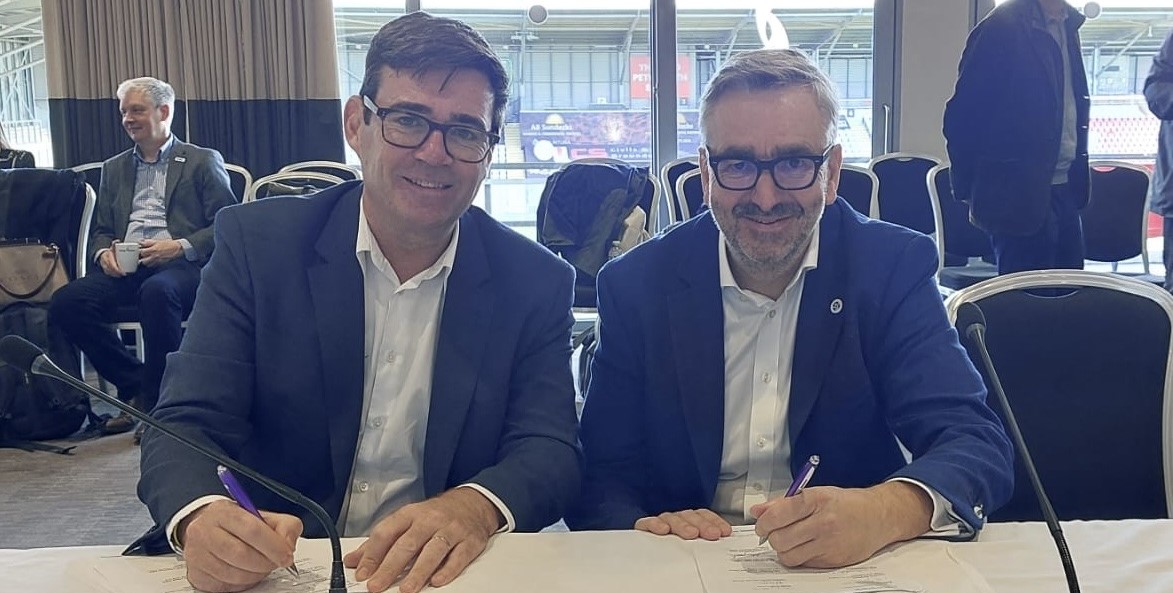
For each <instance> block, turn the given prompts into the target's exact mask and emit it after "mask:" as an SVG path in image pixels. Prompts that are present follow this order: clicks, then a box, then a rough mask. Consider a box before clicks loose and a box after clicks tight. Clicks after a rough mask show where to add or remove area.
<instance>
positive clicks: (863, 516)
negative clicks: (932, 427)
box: [750, 482, 933, 568]
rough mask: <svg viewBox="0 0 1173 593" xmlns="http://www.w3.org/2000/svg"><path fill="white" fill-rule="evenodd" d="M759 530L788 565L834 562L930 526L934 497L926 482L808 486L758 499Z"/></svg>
mask: <svg viewBox="0 0 1173 593" xmlns="http://www.w3.org/2000/svg"><path fill="white" fill-rule="evenodd" d="M750 513H752V514H753V515H754V516H755V517H757V527H756V529H755V531H756V532H757V534H758V535H759V536H762V537H765V538H766V539H767V540H768V541H769V542H770V546H771V547H773V548H774V550H776V551H777V552H778V561H779V562H781V563H782V564H783V565H785V566H792V567H793V566H806V567H811V568H835V567H840V566H848V565H851V564H856V563H858V562H862V561H864V560H867V559H868V558H870V557H871V556H872V555H873V554H875V553H876V552H877V551H879V550H880V549H881V548H883V547H884V546H887V545H888V544H891V543H893V542H898V541H904V540H908V539H912V538H914V537H918V536H920V535H922V534H924V533H925V531H927V530H928V528H929V520H930V519H931V517H932V513H933V503H932V500H931V499H930V498H929V495H928V494H927V493H926V492H925V491H924V490H923V489H921V488H919V487H917V486H915V485H912V484H909V483H907V482H885V483H883V484H879V485H877V486H873V487H871V488H862V489H860V488H835V487H830V486H821V487H816V488H808V489H806V490H803V491H802V492H800V493H798V494H797V495H795V496H792V497H778V498H775V499H773V500H770V501H767V502H764V503H762V504H759V505H754V506H753V507H752V508H751V509H750Z"/></svg>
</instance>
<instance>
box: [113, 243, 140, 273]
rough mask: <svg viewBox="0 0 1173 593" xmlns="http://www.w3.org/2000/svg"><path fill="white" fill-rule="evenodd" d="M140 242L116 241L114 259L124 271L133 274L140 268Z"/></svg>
mask: <svg viewBox="0 0 1173 593" xmlns="http://www.w3.org/2000/svg"><path fill="white" fill-rule="evenodd" d="M138 249H139V245H138V243H115V244H114V259H116V260H118V267H119V268H121V269H122V271H123V272H124V273H127V274H133V273H135V271H137V270H138Z"/></svg>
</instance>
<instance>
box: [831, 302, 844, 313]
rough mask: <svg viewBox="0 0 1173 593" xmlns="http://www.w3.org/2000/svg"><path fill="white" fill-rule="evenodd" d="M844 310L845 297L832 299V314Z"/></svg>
mask: <svg viewBox="0 0 1173 593" xmlns="http://www.w3.org/2000/svg"><path fill="white" fill-rule="evenodd" d="M842 310H843V299H835V300H833V301H831V314H832V315H838V314H839V312H840V311H842Z"/></svg>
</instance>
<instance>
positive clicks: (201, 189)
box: [89, 139, 236, 265]
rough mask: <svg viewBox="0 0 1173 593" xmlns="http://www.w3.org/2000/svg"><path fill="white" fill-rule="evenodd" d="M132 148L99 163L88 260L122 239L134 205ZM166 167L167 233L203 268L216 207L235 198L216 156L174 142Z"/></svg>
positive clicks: (210, 238)
mask: <svg viewBox="0 0 1173 593" xmlns="http://www.w3.org/2000/svg"><path fill="white" fill-rule="evenodd" d="M133 151H134V149H133V148H132V149H131V150H127V151H126V152H123V153H122V154H119V155H118V156H115V157H113V158H110V159H109V160H107V161H106V162H105V163H103V164H102V181H101V183H100V184H99V186H98V203H97V206H96V208H95V212H94V228H93V230H92V231H91V232H90V253H89V257H90V261H93V260H94V258H95V257H96V256H97V254H98V251H100V250H102V249H106V248H107V247H110V244H111V243H112V242H113V241H114V240H115V239H121V238H123V237H125V236H126V227H127V225H129V224H130V214H131V209H132V208H133V201H134V178H135V162H134V154H133ZM169 158H170V159H171V162H170V164H168V165H167V188H166V192H165V196H164V198H163V200H164V203H165V204H166V208H167V232H169V233H171V238H172V239H187V240H188V241H190V242H191V244H192V247H195V250H196V253H198V254H199V259H198V260H197V262H196V263H198V264H200V265H203V263H204V262H206V261H208V258H209V257H211V255H212V244H213V240H212V222H213V221H214V220H215V219H216V212H217V211H219V210H220V209H221V208H223V207H225V206H228V205H231V204H235V203H236V195H235V194H233V193H232V186H231V185H230V183H229V181H228V171H226V170H224V159H223V158H222V157H221V156H220V153H219V152H216V151H215V150H212V149H210V148H203V147H200V146H196V145H194V144H188V143H186V142H181V141H180V140H179V139H176V140H175V146H174V147H173V148H172V150H171V156H170V157H169Z"/></svg>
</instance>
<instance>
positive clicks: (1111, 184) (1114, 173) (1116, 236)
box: [1079, 161, 1149, 274]
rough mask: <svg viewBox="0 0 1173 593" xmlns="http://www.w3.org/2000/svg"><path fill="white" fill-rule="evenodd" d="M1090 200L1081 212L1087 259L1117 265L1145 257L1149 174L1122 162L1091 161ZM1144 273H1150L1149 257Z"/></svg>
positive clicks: (1135, 166)
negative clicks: (1117, 263)
mask: <svg viewBox="0 0 1173 593" xmlns="http://www.w3.org/2000/svg"><path fill="white" fill-rule="evenodd" d="M1090 166H1091V197H1090V199H1089V200H1088V204H1087V206H1086V207H1085V208H1084V209H1083V210H1081V211H1080V212H1079V218H1080V221H1081V222H1082V223H1083V243H1084V251H1085V253H1084V257H1086V258H1087V259H1090V260H1094V261H1102V262H1118V261H1122V260H1126V259H1129V258H1133V257H1136V256H1138V255H1142V254H1145V248H1144V245H1145V222H1146V221H1145V218H1146V207H1145V204H1146V200H1147V199H1148V193H1149V172H1148V171H1147V170H1146V169H1145V168H1144V167H1140V166H1137V165H1133V164H1130V163H1123V162H1119V161H1092V162H1091V163H1090ZM1144 264H1145V270H1144V272H1145V273H1146V274H1147V273H1149V270H1148V258H1147V257H1146V258H1145V261H1144Z"/></svg>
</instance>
